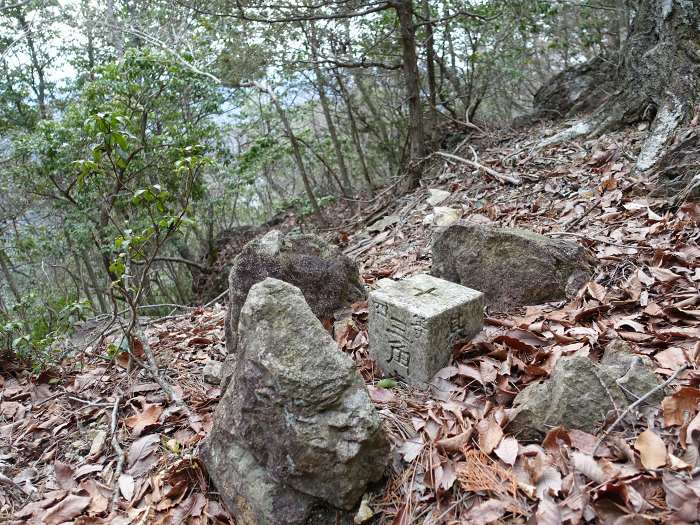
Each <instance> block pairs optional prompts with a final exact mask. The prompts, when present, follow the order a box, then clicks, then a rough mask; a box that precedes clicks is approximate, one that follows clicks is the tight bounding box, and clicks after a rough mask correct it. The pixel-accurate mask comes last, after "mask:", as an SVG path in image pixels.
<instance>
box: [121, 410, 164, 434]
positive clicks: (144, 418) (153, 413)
mask: <svg viewBox="0 0 700 525" xmlns="http://www.w3.org/2000/svg"><path fill="white" fill-rule="evenodd" d="M162 413H163V407H162V406H160V405H157V404H152V405H151V404H148V403H146V404H144V406H143V410H141V412H138V413H136V414H134V415H133V416H130V417H127V418H126V419H125V420H124V423H125V424H126V426H128V427H129V428H132V429H133V431H134V436H135V437H138V436H140V435H141V433H142V432H143V431H144V430H145V429H146V427H149V426H151V425H155V424H157V423H158V418H160V415H161V414H162Z"/></svg>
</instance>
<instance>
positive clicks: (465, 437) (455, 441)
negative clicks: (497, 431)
mask: <svg viewBox="0 0 700 525" xmlns="http://www.w3.org/2000/svg"><path fill="white" fill-rule="evenodd" d="M472 432H473V430H472V428H471V427H469V429H468V430H467V431H465V432H462V433H461V434H457V435H456V436H452V437H449V438H444V439H441V440H439V441H436V442H435V446H437V447H438V448H439V449H442V450H444V451H445V452H457V451H459V450H460V449H461V448H462V447H463V446H464V445H466V444H467V443H469V439H470V438H471V437H472Z"/></svg>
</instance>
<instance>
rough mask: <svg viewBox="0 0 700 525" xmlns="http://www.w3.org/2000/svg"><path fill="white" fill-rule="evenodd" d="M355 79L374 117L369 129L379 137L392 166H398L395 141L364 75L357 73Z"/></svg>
mask: <svg viewBox="0 0 700 525" xmlns="http://www.w3.org/2000/svg"><path fill="white" fill-rule="evenodd" d="M354 79H355V85H356V86H357V89H358V90H359V91H360V95H362V102H363V104H364V105H365V107H367V109H368V110H369V114H370V115H371V116H372V123H371V125H368V128H369V129H371V130H372V131H373V132H374V133H375V134H376V135H377V138H379V140H380V142H381V144H382V147H383V149H384V151H386V152H387V154H388V155H389V158H390V159H391V163H392V165H394V166H396V165H397V164H398V161H399V157H398V151H397V148H396V143H395V141H392V140H391V138H390V136H389V131H388V130H387V127H386V123H385V122H384V117H383V116H382V114H381V113H380V112H379V110H378V109H377V106H376V105H375V104H374V102H373V101H372V95H371V94H370V93H369V91H368V90H367V86H365V84H364V79H363V77H362V75H360V74H359V73H355V74H354Z"/></svg>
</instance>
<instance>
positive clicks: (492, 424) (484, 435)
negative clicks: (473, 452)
mask: <svg viewBox="0 0 700 525" xmlns="http://www.w3.org/2000/svg"><path fill="white" fill-rule="evenodd" d="M476 430H477V432H478V433H479V448H480V449H481V451H482V452H483V453H484V454H491V452H493V449H494V448H496V447H497V446H498V444H499V443H500V442H501V438H503V430H502V429H501V425H499V424H498V423H496V421H495V420H494V419H493V418H488V419H482V420H481V421H479V422H478V423H477V425H476Z"/></svg>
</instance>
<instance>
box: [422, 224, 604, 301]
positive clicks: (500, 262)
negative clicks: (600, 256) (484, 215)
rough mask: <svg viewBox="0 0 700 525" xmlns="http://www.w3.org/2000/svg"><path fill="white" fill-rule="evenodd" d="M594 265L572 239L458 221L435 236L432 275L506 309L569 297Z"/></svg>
mask: <svg viewBox="0 0 700 525" xmlns="http://www.w3.org/2000/svg"><path fill="white" fill-rule="evenodd" d="M595 266H596V259H595V257H593V255H592V254H591V253H590V252H589V251H588V250H586V249H585V248H583V247H582V246H579V245H578V244H576V243H573V242H569V241H564V240H561V239H551V238H549V237H545V236H543V235H538V234H536V233H533V232H530V231H527V230H520V229H515V228H495V227H493V226H486V225H482V224H474V223H470V222H467V221H459V222H457V223H455V224H453V225H451V226H448V227H447V228H444V229H442V230H441V231H440V232H438V234H437V235H436V237H435V240H434V241H433V268H432V271H431V273H432V274H433V275H435V276H436V277H440V278H442V279H446V280H448V281H453V282H456V283H459V284H461V285H462V286H467V287H469V288H474V289H476V290H480V291H482V292H484V294H485V295H486V303H487V304H489V305H491V306H493V307H494V308H496V309H500V310H508V309H509V308H513V307H517V306H523V305H534V304H541V303H545V302H548V301H558V300H561V299H565V298H567V297H571V296H572V295H574V294H575V293H576V291H577V290H578V289H579V288H580V287H581V286H582V285H583V284H585V282H586V281H587V280H589V279H590V277H591V276H592V273H593V270H594V269H595Z"/></svg>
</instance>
